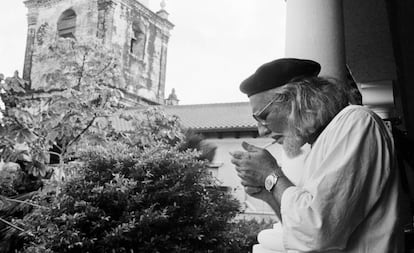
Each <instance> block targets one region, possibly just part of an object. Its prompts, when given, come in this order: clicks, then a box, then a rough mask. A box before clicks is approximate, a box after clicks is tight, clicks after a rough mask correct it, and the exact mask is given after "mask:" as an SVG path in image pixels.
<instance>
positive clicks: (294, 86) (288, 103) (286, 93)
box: [274, 77, 352, 138]
mask: <svg viewBox="0 0 414 253" xmlns="http://www.w3.org/2000/svg"><path fill="white" fill-rule="evenodd" d="M345 85H346V84H341V83H339V82H337V81H336V80H334V79H327V78H322V77H311V78H304V79H301V80H298V81H294V82H291V83H288V84H286V85H284V86H282V87H279V88H278V91H277V94H275V95H276V96H279V98H280V99H277V100H276V102H275V103H274V105H275V107H274V108H278V109H277V110H280V111H283V112H285V113H286V115H287V119H288V127H289V131H291V134H294V135H295V136H298V137H302V138H309V137H311V136H312V135H313V134H315V133H317V132H319V131H322V130H323V128H324V127H325V126H326V125H327V124H328V123H329V122H330V121H331V120H332V119H333V118H334V117H335V115H336V114H338V113H339V112H340V111H341V110H342V109H343V108H345V107H346V106H347V105H349V104H350V103H352V94H350V93H349V92H348V91H347V89H346V86H345Z"/></svg>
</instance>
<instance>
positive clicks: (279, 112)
mask: <svg viewBox="0 0 414 253" xmlns="http://www.w3.org/2000/svg"><path fill="white" fill-rule="evenodd" d="M271 101H272V98H271V97H270V96H269V94H267V95H266V94H263V93H259V94H255V95H253V96H251V97H250V105H251V107H252V112H253V114H254V115H256V117H255V118H256V120H257V118H258V125H257V126H258V131H259V135H260V136H269V137H270V138H273V139H274V140H275V141H276V142H277V143H279V144H280V145H282V146H283V149H284V151H285V153H286V155H287V156H288V157H290V158H293V157H296V156H298V155H299V154H301V149H300V148H301V147H302V145H303V144H304V143H305V142H304V141H303V139H302V138H300V137H299V136H296V135H295V134H294V131H292V130H293V129H289V126H288V120H287V119H288V113H289V112H287V111H286V109H283V108H280V107H278V106H277V105H275V104H269V103H270V102H271Z"/></svg>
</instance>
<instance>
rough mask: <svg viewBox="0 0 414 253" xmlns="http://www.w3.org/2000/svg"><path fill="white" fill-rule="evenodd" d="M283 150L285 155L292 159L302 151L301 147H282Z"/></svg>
mask: <svg viewBox="0 0 414 253" xmlns="http://www.w3.org/2000/svg"><path fill="white" fill-rule="evenodd" d="M283 151H285V154H286V157H287V158H289V159H293V158H295V157H298V156H299V155H301V154H302V153H303V151H302V149H301V148H298V149H285V148H283Z"/></svg>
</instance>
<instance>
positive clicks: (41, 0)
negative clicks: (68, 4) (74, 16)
mask: <svg viewBox="0 0 414 253" xmlns="http://www.w3.org/2000/svg"><path fill="white" fill-rule="evenodd" d="M61 1H65V0H26V1H24V2H23V3H24V4H25V5H26V7H27V8H33V7H35V6H38V7H43V6H51V5H53V4H56V3H59V2H61Z"/></svg>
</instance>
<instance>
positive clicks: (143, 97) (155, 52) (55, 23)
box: [23, 0, 173, 105]
mask: <svg viewBox="0 0 414 253" xmlns="http://www.w3.org/2000/svg"><path fill="white" fill-rule="evenodd" d="M148 2H149V0H143V1H138V0H26V1H25V2H24V3H25V5H26V7H27V8H28V15H27V16H28V33H27V45H26V55H25V62H24V70H23V78H24V79H25V80H29V81H32V89H36V84H35V83H33V80H35V79H36V75H38V71H36V70H39V69H41V68H40V67H39V66H41V64H42V62H36V60H35V57H33V54H34V52H36V48H37V47H38V46H39V39H38V36H39V35H40V34H42V29H44V27H45V26H48V28H49V29H50V30H52V31H53V33H52V35H48V36H55V37H56V38H58V37H73V38H75V39H81V38H88V37H91V36H94V37H96V38H98V39H100V40H101V41H102V43H104V45H105V47H107V48H111V49H114V50H115V53H116V54H117V56H118V58H119V59H120V61H121V65H122V66H121V72H122V73H121V81H120V84H119V89H120V90H121V91H122V93H123V95H124V100H125V101H124V102H125V104H126V105H138V104H141V105H142V104H144V105H145V104H146V105H154V104H163V103H164V90H165V72H166V62H167V46H168V40H169V37H170V30H171V29H172V28H173V24H172V23H171V22H169V21H168V13H167V12H166V11H165V2H164V1H162V3H161V10H159V11H158V12H156V13H154V12H152V11H151V10H150V9H149V8H148ZM43 34H44V33H43Z"/></svg>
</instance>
